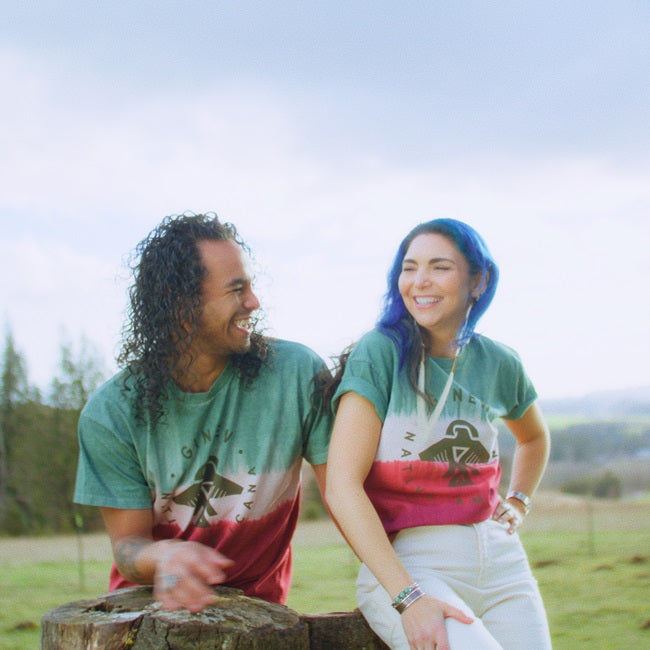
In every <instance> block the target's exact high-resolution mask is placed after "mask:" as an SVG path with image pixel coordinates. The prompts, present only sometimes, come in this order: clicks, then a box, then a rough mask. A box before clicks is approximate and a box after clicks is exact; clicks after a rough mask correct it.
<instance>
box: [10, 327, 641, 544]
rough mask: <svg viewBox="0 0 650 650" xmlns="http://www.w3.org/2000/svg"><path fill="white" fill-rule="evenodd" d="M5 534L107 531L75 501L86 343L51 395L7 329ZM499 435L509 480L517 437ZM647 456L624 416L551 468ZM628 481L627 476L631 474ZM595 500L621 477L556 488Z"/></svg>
mask: <svg viewBox="0 0 650 650" xmlns="http://www.w3.org/2000/svg"><path fill="white" fill-rule="evenodd" d="M0 368H1V370H2V374H1V376H0V535H36V534H49V533H61V532H72V531H73V530H74V529H75V527H77V528H79V527H83V529H84V530H87V531H88V530H98V529H101V528H102V522H101V517H100V514H99V509H98V508H88V507H80V506H76V505H75V504H73V502H72V495H73V491H74V481H75V475H76V467H77V455H78V443H77V422H78V419H79V414H80V412H81V409H82V408H83V406H84V404H85V403H86V401H87V399H88V397H89V395H90V393H91V392H92V391H93V390H94V389H95V388H97V386H99V384H100V383H101V382H102V381H103V379H104V370H103V368H104V364H103V362H102V360H101V359H100V358H99V357H98V356H97V354H96V352H95V350H94V348H93V347H92V346H91V345H90V344H89V343H88V342H87V341H85V340H82V341H81V342H80V344H79V345H78V346H76V348H75V347H74V346H72V345H70V344H69V343H64V344H62V345H61V351H60V361H59V367H58V371H57V373H56V376H55V377H54V379H52V381H51V383H50V385H49V387H48V389H47V391H46V394H42V392H41V390H39V389H37V388H36V387H34V386H33V385H31V384H30V382H29V380H28V377H27V371H26V364H25V361H24V359H23V357H22V355H21V354H20V352H19V351H18V350H17V349H16V346H15V344H14V340H13V336H12V334H11V331H10V330H9V328H7V332H6V335H5V339H4V348H3V350H2V355H1V357H0ZM501 429H502V432H501V433H500V435H499V446H500V449H501V458H502V464H503V466H504V480H507V475H508V473H509V468H510V464H511V459H512V454H513V452H514V439H513V437H512V436H511V435H510V434H509V433H506V432H505V431H503V429H505V428H504V427H501ZM648 454H650V420H648V421H646V422H645V423H644V419H642V420H640V421H634V420H626V419H623V418H622V419H621V420H620V421H619V420H616V421H593V422H585V423H579V424H573V425H570V426H566V427H564V428H559V429H554V430H553V431H552V445H551V458H550V462H551V464H552V463H558V464H560V463H575V464H576V465H584V464H593V465H594V467H596V466H599V465H607V463H608V462H609V463H611V461H614V460H620V459H626V458H642V457H644V455H645V457H647V455H648ZM626 478H627V477H626ZM559 487H560V488H561V489H564V490H565V491H568V492H573V493H576V494H590V495H592V496H596V497H608V498H611V497H616V496H619V495H620V493H621V482H620V479H619V477H618V476H616V474H614V473H613V472H611V471H609V469H608V470H607V471H606V472H605V473H604V474H603V473H596V474H590V475H588V476H576V477H574V480H572V481H567V482H566V483H565V484H563V485H560V486H559ZM325 512H326V511H325V509H324V508H323V506H322V503H321V501H320V497H319V495H318V490H317V489H316V488H315V486H314V485H312V484H311V482H309V481H308V482H307V484H306V486H305V490H304V494H303V511H302V516H303V517H305V518H317V517H320V516H325Z"/></svg>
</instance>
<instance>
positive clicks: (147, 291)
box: [117, 213, 268, 424]
mask: <svg viewBox="0 0 650 650" xmlns="http://www.w3.org/2000/svg"><path fill="white" fill-rule="evenodd" d="M206 240H211V241H233V242H235V243H236V244H238V245H239V246H241V247H242V249H243V250H244V251H246V252H247V253H248V252H249V250H248V247H247V246H246V244H245V243H244V242H243V241H242V240H241V238H240V237H239V234H238V232H237V229H236V228H235V226H233V225H232V224H230V223H222V222H220V221H219V219H218V218H217V216H216V215H215V214H212V213H209V214H198V215H195V214H187V213H185V214H182V215H172V216H169V217H165V219H164V220H163V221H162V222H161V223H160V225H159V226H157V227H156V228H155V229H154V230H153V231H152V232H151V233H149V235H148V236H147V237H146V238H145V239H144V240H142V241H141V242H140V243H139V244H138V246H137V247H136V249H135V252H134V261H133V262H132V264H131V270H132V272H133V279H134V281H133V284H132V286H131V289H130V291H129V298H130V305H129V311H128V321H127V323H126V324H125V326H124V328H123V330H122V349H121V351H120V354H119V356H118V358H117V361H118V363H119V364H120V366H122V367H124V368H126V370H127V375H126V378H125V383H124V387H125V389H126V390H130V389H134V390H135V392H136V402H135V403H136V415H137V416H138V417H139V418H144V417H145V414H148V415H149V417H150V418H151V421H152V423H154V424H155V423H156V422H157V421H158V420H159V419H160V418H161V417H162V416H163V415H164V406H163V403H164V400H165V398H166V397H167V387H168V384H169V381H170V380H171V378H172V375H174V374H176V373H179V372H180V373H181V374H182V373H183V372H187V370H188V366H186V367H185V368H179V364H180V363H181V359H183V358H186V357H187V352H188V351H189V350H190V347H191V344H192V341H193V339H194V336H195V335H196V332H197V330H198V327H199V322H200V318H201V313H202V309H203V304H202V300H201V286H202V282H203V279H204V277H205V275H206V270H205V267H204V266H203V263H202V261H201V256H200V253H199V249H198V246H197V242H200V241H206ZM267 355H268V343H267V340H266V339H265V337H264V336H262V335H261V334H260V333H259V332H256V331H255V329H253V333H252V334H251V345H250V348H249V350H248V351H247V352H245V353H243V354H237V355H233V356H232V357H231V359H230V363H231V365H232V366H233V367H234V368H235V369H236V371H237V372H238V373H239V374H240V376H241V377H242V378H243V379H245V380H246V381H248V382H250V381H253V380H254V379H255V378H256V377H257V375H258V374H259V371H260V368H261V366H262V364H263V363H264V360H265V359H266V358H267ZM189 363H190V364H191V360H190V362H189Z"/></svg>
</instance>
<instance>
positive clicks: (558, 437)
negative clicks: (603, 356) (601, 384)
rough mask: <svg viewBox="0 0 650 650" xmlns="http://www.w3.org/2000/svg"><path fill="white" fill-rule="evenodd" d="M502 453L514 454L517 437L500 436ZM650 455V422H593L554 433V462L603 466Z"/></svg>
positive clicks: (502, 434) (552, 450)
mask: <svg viewBox="0 0 650 650" xmlns="http://www.w3.org/2000/svg"><path fill="white" fill-rule="evenodd" d="M499 446H500V448H501V452H502V454H506V455H512V453H513V452H514V448H515V442H514V438H513V437H512V436H511V435H509V434H505V433H503V432H502V433H501V434H500V435H499ZM649 452H650V419H648V420H647V421H646V422H643V421H640V422H637V421H635V420H611V421H593V422H581V423H579V424H571V425H568V426H566V427H563V428H553V430H552V431H551V456H550V459H549V460H550V462H556V461H574V462H577V463H602V462H606V461H611V460H614V459H621V458H634V457H640V456H641V455H642V454H644V453H649Z"/></svg>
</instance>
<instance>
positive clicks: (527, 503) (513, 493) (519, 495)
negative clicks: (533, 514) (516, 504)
mask: <svg viewBox="0 0 650 650" xmlns="http://www.w3.org/2000/svg"><path fill="white" fill-rule="evenodd" d="M506 499H517V501H521V502H522V503H523V504H524V507H525V508H526V514H528V513H529V512H530V506H531V505H532V504H531V502H530V497H528V496H526V495H525V494H524V493H523V492H517V490H510V492H508V494H507V495H506Z"/></svg>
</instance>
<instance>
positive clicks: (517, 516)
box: [492, 499, 526, 535]
mask: <svg viewBox="0 0 650 650" xmlns="http://www.w3.org/2000/svg"><path fill="white" fill-rule="evenodd" d="M525 516H526V506H525V505H524V504H523V503H522V502H521V501H519V499H507V500H506V501H500V502H499V505H498V506H497V507H496V508H495V509H494V512H493V513H492V519H494V520H495V521H498V522H499V523H501V524H507V526H508V533H510V535H512V534H513V533H514V532H515V531H516V530H517V528H519V526H521V524H523V523H524V517H525Z"/></svg>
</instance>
